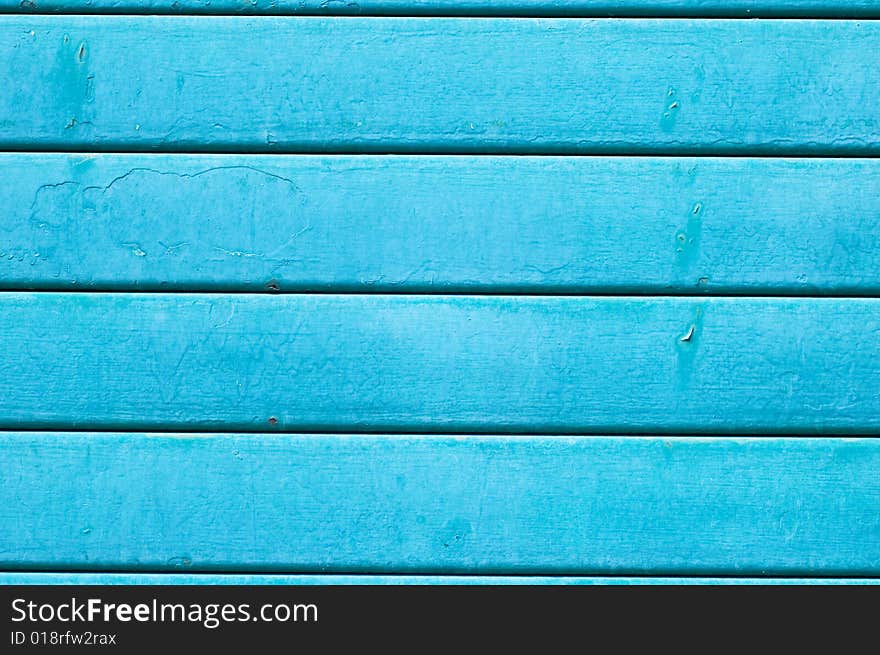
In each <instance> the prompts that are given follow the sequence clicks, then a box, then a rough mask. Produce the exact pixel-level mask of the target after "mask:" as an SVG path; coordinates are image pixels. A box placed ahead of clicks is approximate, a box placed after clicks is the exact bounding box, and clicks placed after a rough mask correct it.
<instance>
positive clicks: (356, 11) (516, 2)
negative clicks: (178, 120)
mask: <svg viewBox="0 0 880 655" xmlns="http://www.w3.org/2000/svg"><path fill="white" fill-rule="evenodd" d="M0 12H2V13H27V12H34V13H47V12H48V13H52V12H55V13H68V14H91V13H111V14H189V13H192V14H254V15H261V14H267V15H296V14H304V15H333V14H343V15H348V14H353V15H378V16H385V15H387V16H395V15H397V16H421V15H428V16H430V15H434V16H450V15H451V16H472V15H477V16H493V15H499V16H743V17H758V16H765V17H766V16H833V17H857V16H858V17H876V16H878V15H880V6H878V5H877V2H876V1H875V0H248V1H247V2H241V1H240V0H239V1H236V0H0Z"/></svg>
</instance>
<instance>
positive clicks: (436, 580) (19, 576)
mask: <svg viewBox="0 0 880 655" xmlns="http://www.w3.org/2000/svg"><path fill="white" fill-rule="evenodd" d="M877 584H880V578H734V577H725V578H707V577H693V576H692V577H678V578H670V577H664V576H644V577H633V576H623V575H619V576H617V575H616V576H566V575H553V576H540V575H516V576H498V575H344V574H329V575H327V574H325V575H320V574H319V575H286V574H279V573H274V574H259V573H249V574H247V573H246V574H234V573H232V574H230V573H226V574H224V573H18V572H5V573H4V572H0V585H835V586H837V585H877Z"/></svg>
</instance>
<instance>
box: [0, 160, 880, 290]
mask: <svg viewBox="0 0 880 655" xmlns="http://www.w3.org/2000/svg"><path fill="white" fill-rule="evenodd" d="M0 170H2V172H3V178H4V184H3V185H0V206H2V207H3V208H4V212H3V213H2V215H0V288H5V289H27V288H37V289H82V288H85V289H121V290H124V289H140V290H175V289H176V290H186V291H194V290H223V291H254V290H256V291H266V290H268V291H277V290H281V291H315V290H318V291H328V290H332V291H346V292H351V291H355V292H377V291H379V292H381V291H385V292H389V291H390V292H468V291H470V292H475V291H476V292H491V293H519V292H527V293H585V292H598V293H612V292H613V293H676V294H700V293H751V294H811V295H812V294H854V295H863V294H877V293H878V292H880V257H878V256H877V253H878V252H880V223H878V221H877V220H876V216H877V215H878V214H880V160H877V159H830V160H824V159H795V160H779V159H751V158H721V159H717V158H681V159H679V158H654V157H595V158H594V157H552V156H551V157H495V156H491V157H480V156H440V157H437V156H433V157H431V156H375V155H367V156H316V155H305V156H287V155H264V156H254V155H249V156H245V155H182V154H178V155H155V154H150V155H146V154H145V155H69V154H2V155H0Z"/></svg>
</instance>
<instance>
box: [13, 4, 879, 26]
mask: <svg viewBox="0 0 880 655" xmlns="http://www.w3.org/2000/svg"><path fill="white" fill-rule="evenodd" d="M0 16H82V17H101V16H110V17H112V16H131V17H134V18H146V17H154V16H155V17H180V18H332V19H355V18H412V19H416V20H423V19H431V18H436V19H441V20H442V19H469V18H479V19H516V20H522V19H525V20H529V19H535V20H541V19H573V20H593V19H599V20H602V19H608V20H689V21H698V20H730V21H734V20H791V21H795V20H822V21H837V22H840V21H874V20H878V19H880V9H877V8H873V7H872V8H869V9H865V10H858V9H852V8H849V9H847V8H843V9H835V10H830V9H829V10H828V11H821V10H816V9H811V10H797V9H792V10H772V9H755V10H749V9H741V10H722V9H719V10H711V9H706V10H702V11H699V12H695V11H693V10H684V9H683V10H681V11H674V10H658V11H648V10H638V9H634V10H632V11H627V10H625V9H622V10H621V11H616V10H615V11H599V10H593V11H590V10H583V11H579V10H567V11H562V10H559V11H553V10H552V8H550V7H541V8H540V9H536V10H534V11H529V10H527V9H511V10H509V11H506V10H496V11H490V10H488V9H482V8H481V9H474V10H473V11H466V10H461V9H443V8H442V7H426V8H424V9H422V10H418V9H417V8H416V7H409V8H402V9H399V10H395V9H394V8H389V9H387V10H380V9H378V8H376V9H370V10H366V11H358V10H352V11H339V10H321V9H319V8H316V9H309V8H306V9H295V10H288V11H285V10H283V9H282V10H280V11H266V10H260V9H254V10H244V11H232V10H229V9H218V10H216V11H214V10H212V9H211V8H209V7H208V8H204V7H203V8H201V9H183V10H180V9H174V8H172V7H171V6H168V7H161V6H160V7H156V6H150V7H147V8H143V7H138V6H136V5H131V6H127V7H126V6H115V7H88V6H81V7H71V8H69V9H68V8H59V9H45V10H44V9H40V8H39V7H36V8H35V9H33V10H31V9H28V8H26V7H25V6H22V5H19V7H18V8H2V9H0Z"/></svg>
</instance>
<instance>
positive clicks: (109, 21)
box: [0, 16, 880, 155]
mask: <svg viewBox="0 0 880 655" xmlns="http://www.w3.org/2000/svg"><path fill="white" fill-rule="evenodd" d="M878 51H880V23H877V22H874V21H837V20H834V21H822V20H766V21H743V20H684V19H683V20H651V19H631V20H630V19H619V20H618V19H594V20H585V19H491V18H485V19H483V18H465V19H444V18H427V19H425V18H409V19H407V18H384V19H376V18H355V17H348V18H320V17H313V18H297V17H259V18H247V17H204V16H202V17H177V16H167V17H162V16H140V17H137V16H135V17H132V16H2V17H0V55H2V56H0V84H2V86H3V88H4V89H5V92H4V93H3V94H2V95H0V149H7V150H10V149H11V150H18V149H60V150H151V149H165V150H185V151H187V150H198V151H201V150H209V151H227V150H229V151H303V152H305V151H322V152H323V151H343V152H345V151H349V152H354V151H363V152H390V151H395V152H397V151H399V152H427V151H432V152H457V151H461V152H495V151H497V152H505V153H507V152H519V153H544V154H546V153H564V152H571V153H590V152H593V153H606V154H607V153H624V154H627V153H652V152H653V153H675V154H684V153H700V154H707V153H708V154H711V153H715V154H725V153H737V154H741V153H744V152H748V153H752V154H772V155H780V154H797V153H806V154H839V155H842V154H847V153H850V154H860V155H865V154H878V153H880V66H877V61H876V57H875V56H874V53H876V52H878Z"/></svg>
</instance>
